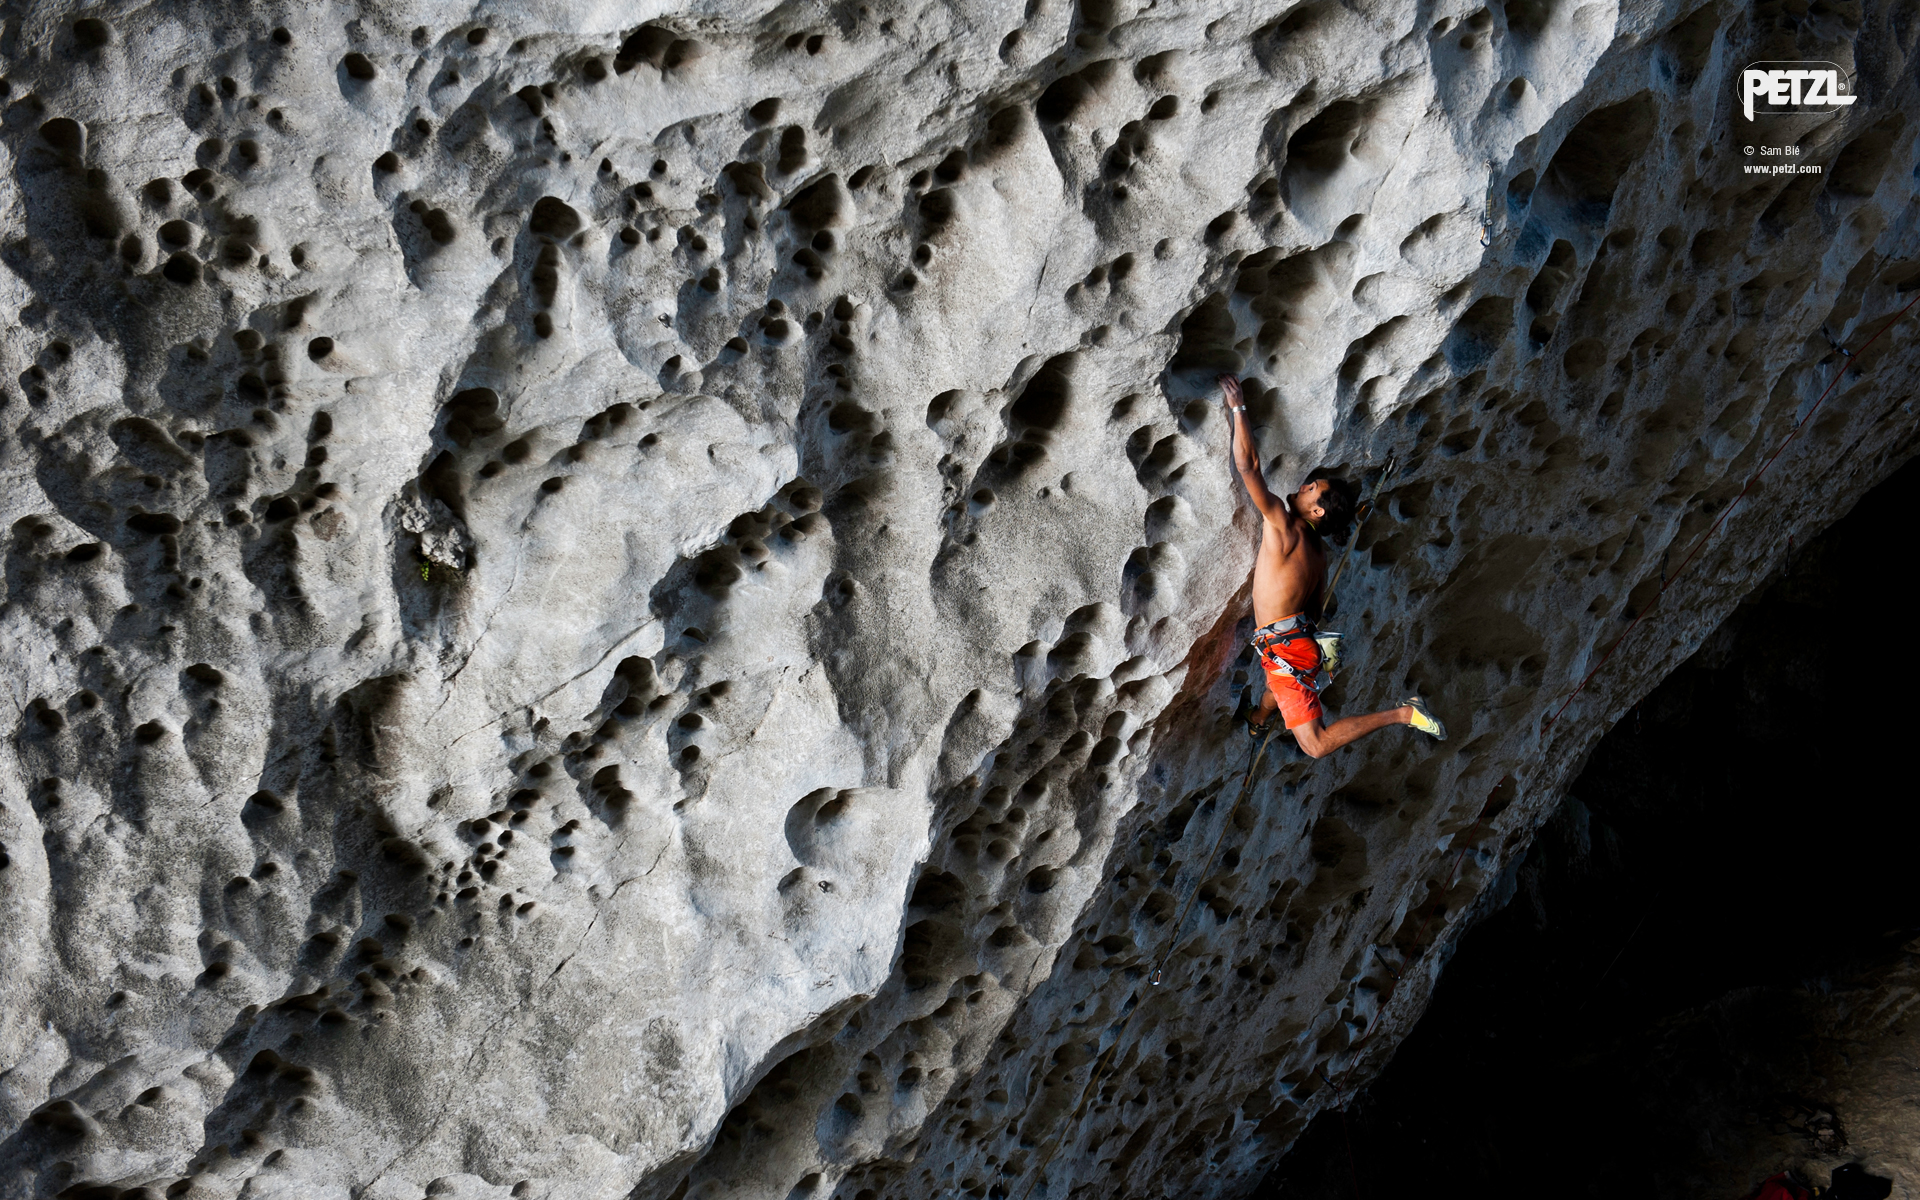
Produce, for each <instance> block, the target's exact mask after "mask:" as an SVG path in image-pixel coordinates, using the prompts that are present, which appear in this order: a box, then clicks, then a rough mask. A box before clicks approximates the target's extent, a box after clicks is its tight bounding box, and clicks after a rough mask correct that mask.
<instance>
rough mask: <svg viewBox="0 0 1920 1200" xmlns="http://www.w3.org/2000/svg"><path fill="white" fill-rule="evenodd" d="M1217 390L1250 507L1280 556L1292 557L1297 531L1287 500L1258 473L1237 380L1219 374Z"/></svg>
mask: <svg viewBox="0 0 1920 1200" xmlns="http://www.w3.org/2000/svg"><path fill="white" fill-rule="evenodd" d="M1220 391H1221V394H1222V396H1223V397H1224V398H1225V400H1226V404H1227V422H1228V426H1229V428H1230V429H1231V430H1232V434H1233V465H1234V468H1235V469H1236V470H1238V471H1239V472H1240V482H1241V483H1243V484H1245V485H1246V488H1247V495H1248V496H1249V497H1250V498H1251V499H1252V500H1253V506H1254V507H1255V508H1257V509H1259V510H1260V515H1261V516H1262V517H1263V518H1265V519H1266V522H1267V524H1268V525H1269V526H1271V527H1272V529H1273V531H1274V533H1275V535H1276V536H1278V537H1279V539H1280V546H1279V550H1280V553H1282V554H1291V553H1293V548H1294V545H1295V544H1296V543H1297V542H1298V541H1299V539H1300V529H1299V526H1298V524H1297V519H1296V518H1295V517H1294V515H1293V512H1292V510H1291V509H1289V508H1288V507H1287V504H1286V501H1284V500H1282V499H1281V498H1280V497H1278V496H1276V495H1274V494H1273V492H1272V491H1270V490H1268V488H1267V479H1266V476H1264V475H1262V474H1261V473H1260V457H1259V453H1258V451H1256V450H1255V449H1254V447H1253V429H1252V428H1251V427H1250V426H1249V425H1248V424H1247V412H1246V401H1245V400H1244V399H1243V398H1242V396H1241V391H1240V381H1239V380H1238V379H1235V378H1234V377H1233V376H1231V375H1222V376H1221V377H1220Z"/></svg>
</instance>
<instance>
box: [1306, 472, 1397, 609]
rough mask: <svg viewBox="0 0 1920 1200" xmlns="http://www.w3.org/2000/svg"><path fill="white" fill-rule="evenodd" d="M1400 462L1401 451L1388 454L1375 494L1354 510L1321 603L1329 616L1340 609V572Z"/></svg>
mask: <svg viewBox="0 0 1920 1200" xmlns="http://www.w3.org/2000/svg"><path fill="white" fill-rule="evenodd" d="M1398 462H1399V453H1398V452H1397V451H1396V452H1395V453H1393V454H1389V455H1387V466H1386V469H1385V470H1384V471H1382V472H1380V478H1379V480H1378V481H1376V482H1375V483H1374V485H1373V495H1371V496H1368V497H1367V498H1366V499H1364V500H1362V501H1361V502H1360V504H1359V506H1358V507H1356V508H1355V509H1354V510H1353V532H1352V533H1350V534H1348V535H1347V544H1346V545H1345V546H1344V547H1343V548H1342V549H1341V551H1340V561H1339V562H1338V563H1336V564H1334V568H1333V577H1332V578H1330V579H1328V580H1327V597H1326V599H1325V600H1324V601H1322V602H1321V604H1320V611H1321V612H1322V613H1324V614H1325V615H1327V616H1329V617H1330V616H1332V615H1333V614H1334V613H1335V612H1336V611H1338V610H1339V607H1340V604H1339V600H1338V598H1337V597H1336V596H1335V595H1334V591H1333V589H1334V588H1336V587H1338V586H1339V584H1340V574H1341V572H1343V571H1345V570H1346V569H1347V560H1348V559H1349V558H1352V557H1353V545H1354V543H1355V542H1357V541H1359V540H1360V527H1361V526H1362V525H1365V524H1366V523H1367V518H1368V517H1370V516H1372V515H1373V509H1374V503H1375V501H1377V500H1378V499H1379V498H1380V494H1381V493H1382V492H1385V491H1386V490H1387V485H1388V484H1389V483H1391V482H1392V480H1393V471H1394V467H1395V466H1396V465H1398Z"/></svg>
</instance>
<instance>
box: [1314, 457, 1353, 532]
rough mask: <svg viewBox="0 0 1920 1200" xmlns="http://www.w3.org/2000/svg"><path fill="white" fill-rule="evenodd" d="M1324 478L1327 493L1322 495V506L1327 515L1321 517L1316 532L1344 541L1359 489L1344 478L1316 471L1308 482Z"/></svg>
mask: <svg viewBox="0 0 1920 1200" xmlns="http://www.w3.org/2000/svg"><path fill="white" fill-rule="evenodd" d="M1315 480H1322V481H1324V482H1325V483H1326V485H1327V490H1326V494H1324V495H1322V496H1321V497H1320V507H1321V508H1322V509H1323V510H1324V511H1325V512H1326V514H1327V515H1326V516H1324V517H1322V518H1320V526H1319V528H1318V529H1317V530H1315V532H1316V533H1318V534H1320V536H1322V537H1324V538H1327V539H1329V540H1331V541H1344V540H1345V539H1346V536H1347V524H1348V523H1349V522H1350V521H1352V520H1353V506H1354V499H1355V493H1356V492H1358V490H1359V489H1357V488H1355V487H1354V486H1353V484H1351V483H1349V482H1347V481H1346V480H1344V479H1337V478H1335V477H1334V476H1332V475H1327V474H1322V473H1321V472H1319V471H1315V472H1314V473H1313V474H1311V475H1309V476H1307V482H1308V483H1313V482H1314V481H1315Z"/></svg>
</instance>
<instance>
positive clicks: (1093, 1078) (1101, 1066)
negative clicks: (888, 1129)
mask: <svg viewBox="0 0 1920 1200" xmlns="http://www.w3.org/2000/svg"><path fill="white" fill-rule="evenodd" d="M1277 732H1279V727H1278V726H1275V727H1273V728H1270V729H1268V730H1267V733H1266V736H1265V737H1263V738H1261V739H1260V742H1259V744H1258V745H1257V746H1256V747H1255V748H1254V752H1253V758H1252V759H1251V760H1250V761H1249V762H1248V763H1247V774H1246V778H1245V779H1244V780H1242V781H1241V784H1240V794H1239V795H1238V796H1236V797H1234V801H1233V805H1232V807H1230V808H1228V809H1227V810H1226V813H1225V815H1224V816H1223V817H1222V818H1221V820H1220V832H1219V834H1218V835H1217V836H1216V837H1215V838H1214V839H1213V848H1212V849H1211V850H1209V851H1207V860H1206V863H1205V864H1204V865H1203V866H1202V867H1201V868H1200V874H1199V875H1198V876H1197V877H1196V878H1195V879H1194V883H1193V891H1191V892H1189V893H1188V894H1187V902H1186V903H1185V904H1183V905H1181V907H1180V915H1179V916H1178V917H1177V918H1175V920H1174V923H1173V932H1172V933H1171V934H1170V935H1169V936H1168V938H1167V941H1166V943H1165V946H1164V948H1163V949H1162V950H1161V952H1160V954H1159V955H1158V956H1157V957H1156V958H1155V959H1154V967H1153V971H1152V972H1151V973H1150V975H1149V976H1148V980H1149V984H1150V985H1151V986H1155V987H1157V986H1159V983H1160V976H1161V973H1162V970H1163V964H1164V963H1165V962H1166V961H1167V959H1168V958H1170V957H1171V956H1172V954H1173V952H1174V950H1175V948H1176V947H1177V946H1178V945H1179V943H1180V932H1181V930H1182V929H1184V928H1185V927H1186V923H1187V913H1188V911H1189V910H1190V909H1191V908H1192V907H1193V900H1194V897H1196V896H1198V895H1199V894H1200V889H1201V888H1202V887H1204V886H1205V884H1206V878H1207V872H1208V871H1210V870H1212V869H1213V859H1214V855H1216V854H1218V853H1219V852H1220V845H1221V843H1222V842H1224V841H1226V837H1227V827H1228V826H1230V825H1232V824H1233V815H1234V814H1235V813H1236V812H1238V811H1239V810H1240V806H1241V805H1242V804H1243V803H1245V802H1246V799H1247V796H1248V794H1249V793H1251V792H1252V791H1253V781H1254V778H1255V774H1256V773H1257V772H1258V771H1259V770H1260V761H1261V760H1262V759H1263V758H1265V757H1266V755H1267V746H1268V745H1269V744H1271V743H1272V741H1273V735H1274V734H1275V733H1277ZM1140 1008H1141V1004H1140V991H1139V989H1138V988H1136V989H1134V992H1133V994H1132V995H1130V996H1129V997H1127V1010H1126V1015H1125V1016H1124V1017H1122V1018H1121V1020H1120V1025H1119V1027H1118V1028H1116V1029H1115V1030H1114V1033H1113V1041H1112V1042H1111V1043H1110V1044H1109V1045H1108V1046H1107V1048H1106V1049H1105V1050H1104V1051H1102V1052H1101V1054H1100V1057H1099V1058H1098V1059H1096V1060H1095V1061H1094V1064H1093V1070H1092V1072H1090V1073H1089V1074H1088V1076H1087V1082H1086V1086H1085V1087H1082V1088H1081V1089H1080V1099H1079V1102H1078V1103H1076V1104H1075V1105H1074V1106H1073V1112H1072V1113H1071V1114H1069V1116H1068V1117H1067V1127H1068V1128H1069V1129H1071V1128H1072V1127H1073V1126H1074V1124H1075V1123H1077V1122H1078V1121H1079V1120H1080V1116H1081V1114H1082V1113H1083V1112H1084V1111H1085V1110H1086V1107H1087V1101H1088V1100H1090V1099H1092V1098H1093V1094H1094V1089H1095V1088H1097V1087H1098V1086H1099V1085H1100V1079H1101V1077H1102V1076H1103V1075H1105V1074H1106V1069H1107V1066H1108V1064H1109V1063H1110V1062H1112V1061H1114V1060H1115V1059H1116V1058H1117V1057H1118V1055H1117V1054H1116V1051H1118V1050H1119V1049H1120V1045H1121V1043H1123V1042H1124V1041H1126V1037H1127V1028H1128V1027H1129V1026H1131V1025H1132V1024H1133V1015H1134V1014H1135V1013H1137V1012H1139V1011H1140ZM1061 1141H1062V1139H1059V1138H1055V1139H1053V1140H1051V1141H1050V1142H1049V1143H1048V1144H1047V1150H1046V1153H1045V1154H1044V1155H1042V1156H1041V1158H1040V1162H1039V1165H1037V1166H1036V1167H1034V1169H1033V1172H1032V1174H1030V1175H1028V1176H1027V1183H1026V1186H1025V1187H1024V1188H1022V1189H1021V1190H1020V1200H1026V1198H1027V1197H1028V1196H1030V1195H1031V1194H1032V1193H1033V1189H1034V1185H1035V1184H1037V1183H1038V1182H1039V1181H1040V1177H1041V1176H1042V1175H1044V1174H1046V1170H1047V1167H1048V1165H1049V1164H1051V1163H1052V1162H1053V1156H1054V1154H1055V1153H1056V1152H1057V1151H1058V1150H1059V1149H1060V1145H1061Z"/></svg>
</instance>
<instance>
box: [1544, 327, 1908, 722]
mask: <svg viewBox="0 0 1920 1200" xmlns="http://www.w3.org/2000/svg"><path fill="white" fill-rule="evenodd" d="M1915 304H1920V296H1915V297H1914V298H1913V299H1911V300H1909V301H1907V303H1906V306H1905V307H1904V308H1902V309H1901V310H1900V311H1899V312H1897V313H1894V314H1893V315H1892V316H1891V317H1888V318H1887V321H1886V323H1885V324H1883V325H1881V326H1880V328H1879V330H1878V331H1876V332H1875V333H1874V335H1873V336H1872V337H1870V338H1868V339H1867V340H1866V343H1865V345H1862V346H1861V347H1860V348H1859V349H1858V350H1855V351H1853V352H1851V353H1848V352H1847V351H1845V350H1842V351H1841V363H1840V369H1839V370H1838V371H1836V372H1834V375H1833V381H1832V382H1831V383H1829V384H1827V386H1826V390H1825V391H1823V392H1821V393H1820V397H1819V399H1817V400H1815V401H1814V402H1813V407H1812V408H1809V409H1808V410H1807V414H1806V415H1805V416H1803V417H1801V418H1800V419H1799V420H1798V421H1795V422H1794V423H1793V428H1791V429H1789V430H1787V435H1786V436H1785V437H1783V438H1781V439H1780V444H1779V445H1778V446H1777V447H1775V448H1774V451H1773V453H1772V454H1771V455H1769V456H1768V457H1767V461H1766V462H1764V463H1761V464H1760V469H1759V470H1758V471H1755V472H1754V473H1753V478H1751V479H1749V480H1747V485H1746V486H1745V487H1743V488H1741V489H1740V494H1739V495H1737V496H1735V497H1734V498H1733V500H1732V501H1731V502H1729V503H1728V504H1727V506H1726V507H1725V508H1724V509H1722V510H1720V515H1719V516H1718V517H1716V518H1714V522H1713V524H1712V525H1709V526H1708V527H1707V531H1706V532H1705V533H1703V534H1701V535H1700V536H1699V537H1698V538H1696V539H1695V540H1694V543H1693V547H1692V548H1691V549H1689V550H1688V551H1687V556H1686V557H1685V558H1683V559H1681V560H1680V566H1679V567H1678V568H1677V569H1676V570H1675V571H1674V572H1673V574H1672V575H1671V576H1669V577H1664V578H1662V579H1661V581H1660V590H1659V591H1658V592H1655V593H1654V596H1653V600H1652V601H1651V602H1649V603H1648V604H1647V606H1646V607H1645V608H1643V609H1641V610H1640V611H1639V612H1637V613H1635V614H1634V616H1633V620H1632V622H1630V623H1629V624H1628V625H1627V628H1626V631H1625V632H1623V633H1622V634H1621V635H1620V636H1619V637H1618V638H1616V639H1614V643H1613V645H1611V646H1609V647H1607V652H1606V653H1605V654H1603V655H1601V656H1600V661H1599V662H1597V663H1595V664H1593V668H1592V669H1591V670H1589V671H1588V672H1587V673H1586V675H1585V676H1584V677H1583V678H1582V679H1581V680H1580V683H1579V684H1578V685H1577V686H1576V687H1575V688H1574V689H1573V691H1572V692H1571V693H1570V694H1569V695H1568V696H1567V698H1566V700H1565V701H1563V702H1562V703H1561V705H1560V707H1559V708H1557V709H1555V710H1554V712H1553V715H1552V716H1549V717H1548V718H1547V719H1546V723H1545V724H1544V725H1542V726H1541V730H1542V731H1543V732H1544V731H1545V730H1548V729H1551V728H1553V726H1554V723H1555V722H1557V721H1558V720H1559V719H1560V718H1561V716H1563V715H1564V714H1565V713H1566V711H1567V709H1568V707H1569V706H1571V705H1572V704H1573V702H1574V701H1575V700H1576V699H1578V698H1579V696H1580V693H1581V692H1583V691H1585V690H1586V688H1587V684H1589V683H1591V682H1593V677H1594V676H1595V675H1598V674H1599V673H1600V669H1601V668H1602V667H1604V666H1606V665H1607V663H1608V662H1609V661H1610V660H1611V659H1612V658H1613V655H1614V652H1615V651H1617V650H1619V649H1620V647H1621V646H1622V645H1623V644H1624V643H1625V642H1626V640H1627V639H1628V638H1629V637H1631V636H1633V631H1634V630H1635V629H1637V628H1639V626H1640V622H1642V621H1644V620H1646V618H1647V614H1648V613H1650V612H1652V611H1653V610H1654V609H1656V608H1658V607H1659V606H1660V598H1661V597H1662V596H1664V595H1666V594H1667V589H1668V588H1671V587H1672V586H1673V585H1674V584H1676V583H1678V582H1679V581H1680V577H1681V576H1682V575H1684V574H1686V571H1687V568H1688V567H1689V566H1691V565H1693V560H1694V559H1695V558H1697V557H1698V556H1699V554H1700V551H1701V550H1703V549H1705V548H1706V545H1707V543H1708V542H1709V541H1711V540H1712V538H1713V535H1714V534H1715V533H1717V532H1719V530H1720V526H1721V525H1723V524H1725V523H1726V520H1727V518H1728V517H1730V516H1732V515H1733V510H1734V509H1736V508H1738V507H1740V502H1741V501H1742V500H1744V499H1746V498H1747V493H1748V492H1751V491H1752V490H1753V489H1754V486H1755V485H1756V484H1758V483H1759V482H1760V477H1761V476H1763V475H1765V474H1766V473H1767V468H1769V467H1771V466H1772V465H1773V464H1774V460H1776V459H1778V458H1779V457H1780V455H1781V454H1783V453H1785V451H1786V449H1787V445H1788V443H1790V442H1792V441H1793V439H1794V438H1795V437H1797V436H1798V435H1799V433H1800V430H1801V429H1803V428H1805V426H1806V424H1807V422H1808V421H1811V420H1812V419H1813V414H1815V413H1817V412H1819V411H1820V406H1821V405H1822V404H1825V403H1826V402H1827V397H1828V396H1829V395H1830V394H1832V392H1833V389H1834V388H1836V387H1839V386H1840V381H1841V380H1842V379H1845V378H1846V377H1847V372H1848V370H1854V371H1857V372H1864V370H1865V368H1863V367H1861V366H1860V365H1859V364H1860V360H1861V357H1862V356H1863V355H1865V354H1866V352H1867V350H1868V349H1869V348H1870V347H1872V345H1873V344H1874V343H1875V342H1877V341H1879V340H1880V335H1881V334H1883V333H1885V332H1886V331H1887V330H1889V329H1892V328H1893V326H1894V324H1895V322H1897V321H1899V320H1900V318H1901V317H1904V316H1906V315H1907V312H1908V310H1909V309H1911V308H1912V307H1913V306H1914V305H1915Z"/></svg>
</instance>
